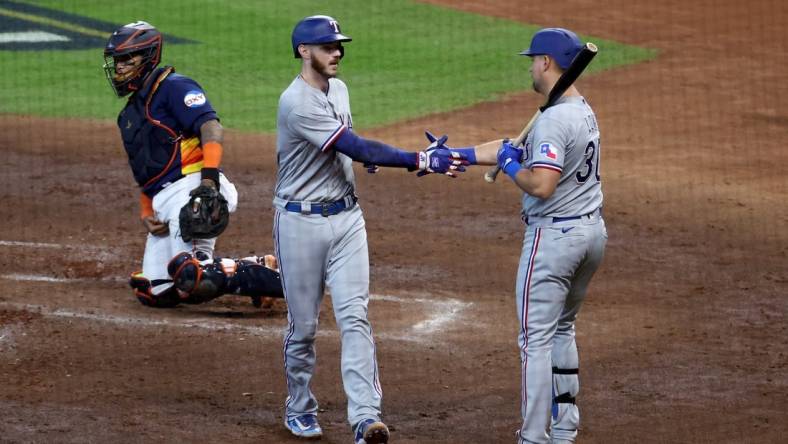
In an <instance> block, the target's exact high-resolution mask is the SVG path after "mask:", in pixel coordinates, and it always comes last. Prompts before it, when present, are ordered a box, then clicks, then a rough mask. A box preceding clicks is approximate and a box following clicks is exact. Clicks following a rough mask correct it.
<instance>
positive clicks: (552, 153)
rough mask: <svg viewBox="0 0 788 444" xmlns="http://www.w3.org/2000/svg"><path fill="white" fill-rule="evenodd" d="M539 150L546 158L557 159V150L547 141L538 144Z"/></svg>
mask: <svg viewBox="0 0 788 444" xmlns="http://www.w3.org/2000/svg"><path fill="white" fill-rule="evenodd" d="M539 152H540V153H541V154H544V155H545V156H546V157H547V158H548V159H553V160H555V159H557V158H558V150H556V149H555V147H554V146H553V145H551V144H549V143H543V144H541V145H540V146H539Z"/></svg>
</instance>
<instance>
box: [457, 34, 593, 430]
mask: <svg viewBox="0 0 788 444" xmlns="http://www.w3.org/2000/svg"><path fill="white" fill-rule="evenodd" d="M582 46H583V45H582V43H581V42H580V40H579V39H578V37H577V35H575V33H573V32H572V31H569V30H566V29H561V28H546V29H542V30H540V31H538V32H537V33H536V34H535V35H534V36H533V38H532V40H531V44H530V47H529V48H528V49H527V50H525V51H523V52H521V53H520V54H521V55H526V56H529V57H531V58H532V63H531V69H530V72H531V77H532V79H533V87H534V89H535V90H536V92H538V93H539V94H542V95H543V96H545V97H547V96H548V94H549V93H550V90H551V89H552V88H553V85H555V83H556V82H557V80H558V79H559V77H560V76H561V74H562V73H563V71H564V70H566V69H567V68H568V67H569V65H570V64H571V62H572V59H573V58H574V57H575V55H577V53H578V52H579V51H580V49H581V48H582ZM444 146H445V145H444ZM454 150H455V151H458V152H461V153H464V154H465V155H466V157H467V159H468V161H469V162H470V163H471V164H482V165H495V164H496V163H497V164H498V165H499V166H500V167H501V169H502V170H503V171H504V172H505V173H506V174H507V175H508V176H509V177H510V178H511V179H512V181H513V182H514V184H515V185H516V186H517V187H518V188H520V189H521V190H522V191H523V192H524V194H523V200H522V201H523V210H522V218H523V221H524V222H525V225H526V228H525V238H524V241H523V246H522V253H521V256H520V266H519V269H518V272H517V285H516V293H515V296H516V300H517V316H518V319H519V321H520V334H519V338H518V342H519V345H520V357H521V359H522V405H521V410H522V416H523V424H522V427H521V429H520V430H519V431H518V443H548V442H552V443H568V442H574V441H575V438H576V436H577V428H578V425H579V422H580V415H579V412H578V409H577V405H576V404H575V398H576V396H577V394H578V390H579V388H580V386H579V382H578V356H577V345H576V343H575V319H576V317H577V314H578V311H579V310H580V306H581V304H582V302H583V299H584V298H585V295H586V290H587V289H588V285H589V282H590V281H591V277H592V276H593V275H594V272H595V271H596V270H597V268H598V267H599V265H600V263H601V262H602V257H603V255H604V250H605V244H606V243H607V229H606V228H605V222H604V220H603V219H602V186H601V182H600V174H599V170H600V165H599V163H600V144H599V126H598V125H597V120H596V116H595V115H594V111H593V110H592V109H591V107H590V106H589V105H588V103H587V102H586V100H585V99H584V98H583V96H581V95H580V93H579V92H578V90H577V89H576V88H575V87H574V86H571V87H570V88H569V89H567V91H566V93H565V94H564V95H563V97H561V98H560V99H559V100H558V102H557V103H556V104H555V105H554V106H552V107H550V108H547V109H546V110H545V111H544V112H543V113H542V114H541V116H539V118H538V120H537V121H536V122H535V124H534V126H533V128H532V130H531V131H530V133H529V134H528V136H527V138H526V140H525V145H524V147H522V148H521V147H516V146H512V144H511V143H509V142H508V140H505V141H501V140H497V141H493V142H488V143H484V144H481V145H477V146H475V147H473V148H461V149H456V148H454Z"/></svg>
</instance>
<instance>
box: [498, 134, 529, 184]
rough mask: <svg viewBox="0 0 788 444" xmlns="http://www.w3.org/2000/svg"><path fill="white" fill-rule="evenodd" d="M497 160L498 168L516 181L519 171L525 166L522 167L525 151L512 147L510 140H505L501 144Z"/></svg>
mask: <svg viewBox="0 0 788 444" xmlns="http://www.w3.org/2000/svg"><path fill="white" fill-rule="evenodd" d="M497 158H498V166H499V167H501V169H502V170H503V172H504V173H506V175H507V176H509V177H511V178H512V179H514V177H515V176H516V175H517V172H518V171H520V170H521V169H523V166H522V165H520V162H521V161H522V158H523V150H521V149H520V148H516V147H515V146H514V145H512V144H511V142H509V139H506V140H504V141H503V143H502V144H501V148H499V149H498V156H497Z"/></svg>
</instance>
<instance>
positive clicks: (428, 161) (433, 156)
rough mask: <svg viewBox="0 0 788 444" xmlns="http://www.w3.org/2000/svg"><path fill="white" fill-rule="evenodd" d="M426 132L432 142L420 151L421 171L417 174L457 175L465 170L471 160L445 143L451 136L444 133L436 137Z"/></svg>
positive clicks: (419, 166)
mask: <svg viewBox="0 0 788 444" xmlns="http://www.w3.org/2000/svg"><path fill="white" fill-rule="evenodd" d="M425 133H426V136H427V139H428V140H429V141H430V142H431V143H430V145H429V146H428V147H427V148H426V149H425V150H424V151H419V152H418V161H419V164H418V170H419V172H418V173H416V175H417V176H419V177H421V176H425V175H427V174H430V173H439V174H445V175H447V176H449V177H457V174H456V173H461V172H463V171H465V165H468V164H469V162H468V160H467V158H466V156H465V155H464V154H462V153H458V152H457V151H453V150H452V149H450V148H449V147H447V146H446V145H445V143H446V141H447V140H448V139H449V136H446V135H443V136H441V137H440V138H436V137H435V136H433V135H432V134H431V133H430V132H429V131H426V132H425Z"/></svg>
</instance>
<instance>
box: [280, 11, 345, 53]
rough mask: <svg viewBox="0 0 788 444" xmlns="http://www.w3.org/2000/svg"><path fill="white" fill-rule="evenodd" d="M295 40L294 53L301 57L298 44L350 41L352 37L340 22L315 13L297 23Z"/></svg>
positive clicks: (293, 39)
mask: <svg viewBox="0 0 788 444" xmlns="http://www.w3.org/2000/svg"><path fill="white" fill-rule="evenodd" d="M291 40H292V42H293V55H294V56H295V58H297V59H300V58H301V54H299V53H298V45H314V44H319V43H330V42H349V41H351V40H352V39H351V38H350V37H348V36H346V35H344V34H342V31H340V29H339V22H337V21H336V20H334V19H333V18H332V17H329V16H327V15H313V16H310V17H306V18H304V19H303V20H301V21H300V22H298V23H297V24H296V25H295V28H293V35H292V38H291Z"/></svg>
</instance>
